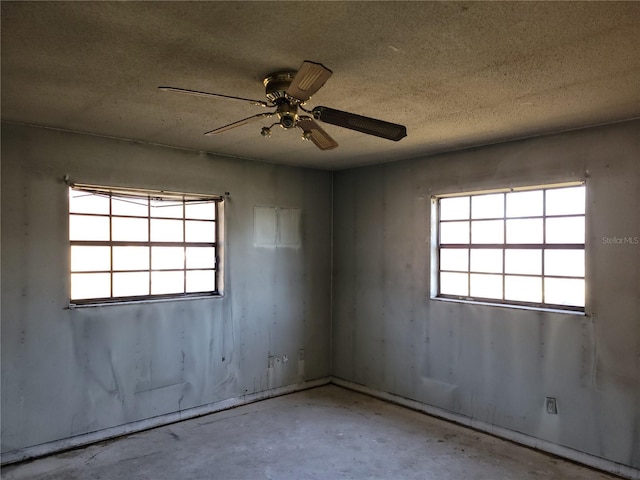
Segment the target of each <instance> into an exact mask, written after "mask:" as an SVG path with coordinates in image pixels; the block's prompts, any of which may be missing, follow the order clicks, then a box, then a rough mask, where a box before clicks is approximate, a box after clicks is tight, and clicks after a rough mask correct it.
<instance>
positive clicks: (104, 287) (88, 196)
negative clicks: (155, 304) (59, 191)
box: [69, 186, 221, 304]
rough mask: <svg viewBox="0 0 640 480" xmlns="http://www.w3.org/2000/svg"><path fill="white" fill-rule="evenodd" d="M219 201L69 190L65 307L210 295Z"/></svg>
mask: <svg viewBox="0 0 640 480" xmlns="http://www.w3.org/2000/svg"><path fill="white" fill-rule="evenodd" d="M220 201H221V199H220V198H218V197H213V196H210V197H204V196H197V195H189V194H170V195H167V194H163V193H162V192H135V191H127V190H124V189H117V190H114V189H109V188H106V187H104V188H103V187H80V186H79V187H71V188H70V189H69V240H70V254H71V255H70V256H71V258H70V273H71V277H70V278H71V295H70V297H71V303H73V304H83V303H114V302H118V301H132V300H145V299H152V298H158V297H169V298H172V297H182V296H185V297H186V296H193V295H215V294H218V235H219V233H218V231H219V228H218V223H217V222H218V215H219V205H220Z"/></svg>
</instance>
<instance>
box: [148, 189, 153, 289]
mask: <svg viewBox="0 0 640 480" xmlns="http://www.w3.org/2000/svg"><path fill="white" fill-rule="evenodd" d="M147 245H148V248H149V295H151V275H152V274H151V270H152V269H151V260H152V255H151V197H150V196H149V195H147Z"/></svg>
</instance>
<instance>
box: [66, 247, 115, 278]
mask: <svg viewBox="0 0 640 480" xmlns="http://www.w3.org/2000/svg"><path fill="white" fill-rule="evenodd" d="M99 270H103V271H109V270H111V247H85V246H80V245H72V246H71V271H72V272H97V271H99Z"/></svg>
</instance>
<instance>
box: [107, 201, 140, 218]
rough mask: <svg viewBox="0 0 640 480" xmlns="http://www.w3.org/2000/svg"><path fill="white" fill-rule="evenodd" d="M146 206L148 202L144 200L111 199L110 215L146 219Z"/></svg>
mask: <svg viewBox="0 0 640 480" xmlns="http://www.w3.org/2000/svg"><path fill="white" fill-rule="evenodd" d="M148 204H149V200H148V199H146V198H133V197H131V198H128V197H111V214H112V215H129V216H132V217H147V216H148V215H149V206H148Z"/></svg>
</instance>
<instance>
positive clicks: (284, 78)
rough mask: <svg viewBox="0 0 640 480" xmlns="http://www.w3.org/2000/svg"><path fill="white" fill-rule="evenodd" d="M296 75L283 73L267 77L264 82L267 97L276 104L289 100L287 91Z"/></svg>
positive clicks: (294, 73) (293, 72) (288, 72)
mask: <svg viewBox="0 0 640 480" xmlns="http://www.w3.org/2000/svg"><path fill="white" fill-rule="evenodd" d="M295 75H296V72H295V71H282V72H275V73H271V74H269V75H267V76H266V77H265V78H264V80H263V81H262V83H264V87H265V96H266V97H267V98H268V99H269V100H271V102H273V103H276V104H277V103H279V102H281V101H282V100H286V99H288V97H287V89H288V88H289V85H291V81H292V80H293V77H295Z"/></svg>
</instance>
